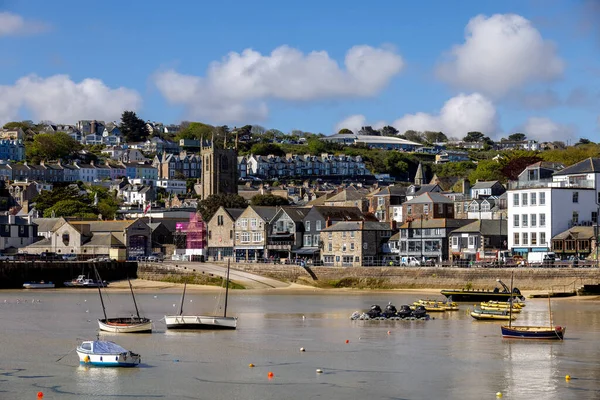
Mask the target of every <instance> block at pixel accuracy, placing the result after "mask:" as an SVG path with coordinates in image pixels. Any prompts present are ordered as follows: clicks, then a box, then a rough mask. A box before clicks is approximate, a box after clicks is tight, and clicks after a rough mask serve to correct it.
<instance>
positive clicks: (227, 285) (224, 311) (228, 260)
mask: <svg viewBox="0 0 600 400" xmlns="http://www.w3.org/2000/svg"><path fill="white" fill-rule="evenodd" d="M230 262H231V260H230V259H227V280H226V283H225V309H224V310H223V318H225V317H227V296H228V295H229V263H230Z"/></svg>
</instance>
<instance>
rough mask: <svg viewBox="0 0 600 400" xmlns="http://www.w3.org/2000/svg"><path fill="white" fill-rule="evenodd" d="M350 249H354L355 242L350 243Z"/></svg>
mask: <svg viewBox="0 0 600 400" xmlns="http://www.w3.org/2000/svg"><path fill="white" fill-rule="evenodd" d="M350 250H354V242H352V243H350Z"/></svg>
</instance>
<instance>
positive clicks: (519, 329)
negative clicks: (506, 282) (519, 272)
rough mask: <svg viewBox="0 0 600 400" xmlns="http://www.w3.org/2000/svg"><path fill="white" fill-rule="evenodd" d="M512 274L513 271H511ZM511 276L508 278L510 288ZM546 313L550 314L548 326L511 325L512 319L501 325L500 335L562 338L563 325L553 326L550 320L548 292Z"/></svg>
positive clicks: (549, 338)
mask: <svg viewBox="0 0 600 400" xmlns="http://www.w3.org/2000/svg"><path fill="white" fill-rule="evenodd" d="M513 276H514V272H513ZM512 283H513V277H511V279H510V286H511V288H512ZM512 302H513V299H512V297H511V299H510V305H511V307H510V313H511V315H512ZM548 313H549V314H550V325H549V326H513V325H512V323H511V322H512V320H509V322H508V326H501V330H502V337H503V338H508V339H538V340H563V339H564V336H565V331H566V330H567V328H566V327H564V326H554V323H553V321H552V304H551V303H550V293H548Z"/></svg>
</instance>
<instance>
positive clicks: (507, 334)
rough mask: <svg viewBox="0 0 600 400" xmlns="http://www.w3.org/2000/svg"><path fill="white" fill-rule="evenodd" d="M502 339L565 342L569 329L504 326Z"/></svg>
mask: <svg viewBox="0 0 600 400" xmlns="http://www.w3.org/2000/svg"><path fill="white" fill-rule="evenodd" d="M501 329H502V337H503V338H507V339H537V340H563V339H564V335H565V331H566V330H567V328H564V327H556V328H554V329H553V328H549V327H547V326H511V327H508V326H502V327H501Z"/></svg>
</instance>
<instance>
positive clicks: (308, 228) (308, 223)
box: [306, 221, 310, 232]
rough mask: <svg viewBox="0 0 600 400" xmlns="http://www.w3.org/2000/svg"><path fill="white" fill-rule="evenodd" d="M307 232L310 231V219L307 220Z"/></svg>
mask: <svg viewBox="0 0 600 400" xmlns="http://www.w3.org/2000/svg"><path fill="white" fill-rule="evenodd" d="M306 232H310V221H306Z"/></svg>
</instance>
